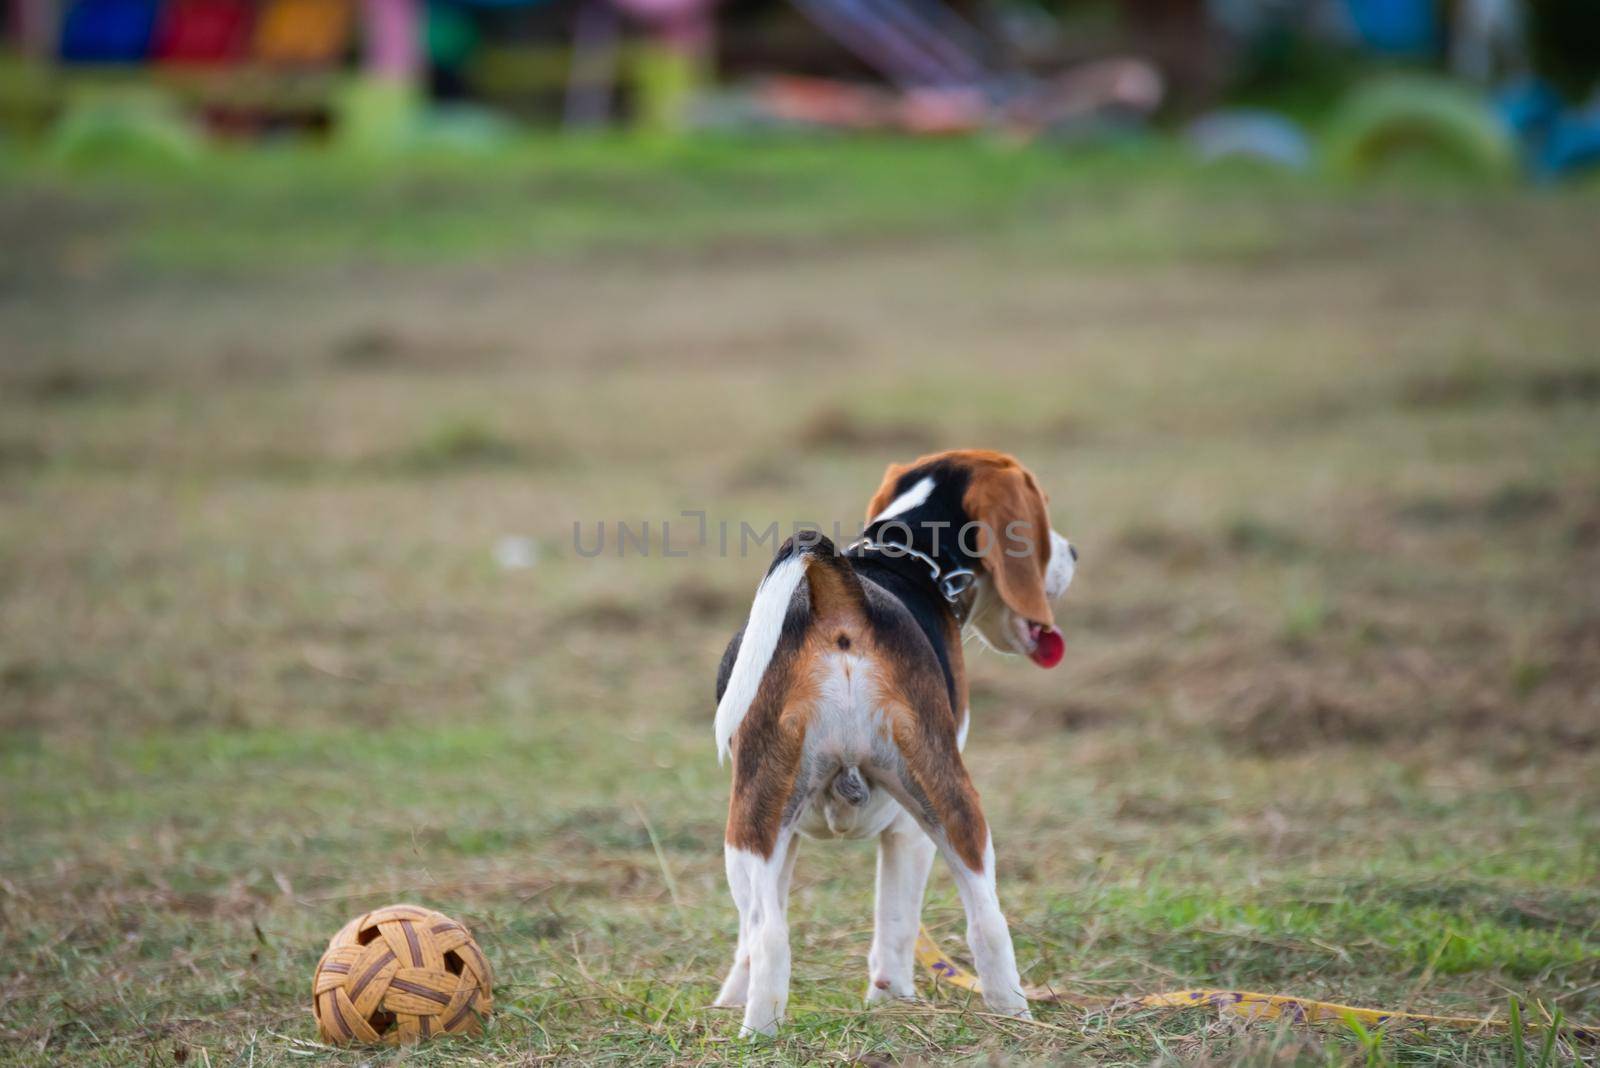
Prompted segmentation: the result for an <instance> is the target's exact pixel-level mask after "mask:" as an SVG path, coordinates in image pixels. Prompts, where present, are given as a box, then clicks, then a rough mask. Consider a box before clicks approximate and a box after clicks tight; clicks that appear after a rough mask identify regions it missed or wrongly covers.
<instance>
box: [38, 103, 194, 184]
mask: <svg viewBox="0 0 1600 1068" xmlns="http://www.w3.org/2000/svg"><path fill="white" fill-rule="evenodd" d="M203 150H204V143H203V142H202V140H201V138H200V135H199V133H198V132H196V130H195V129H194V128H193V127H192V126H190V125H189V123H188V122H187V121H186V120H185V118H184V116H183V113H182V110H181V109H180V108H179V107H178V105H177V103H176V102H175V101H173V100H172V99H171V98H170V97H168V96H166V95H165V94H163V93H160V92H158V91H156V90H154V89H118V90H102V91H99V92H95V93H91V94H87V95H84V96H80V97H78V98H77V99H75V100H73V101H72V102H70V103H69V104H68V105H67V109H66V111H65V112H64V113H63V114H62V116H61V118H60V119H58V120H56V124H55V126H54V127H53V128H52V129H51V131H50V136H49V152H50V155H51V156H52V157H54V158H55V159H57V160H59V161H61V162H64V163H70V164H74V165H81V166H102V165H106V164H129V163H132V164H135V165H171V164H180V163H188V162H191V161H193V160H195V159H198V158H199V157H200V155H201V153H202V152H203Z"/></svg>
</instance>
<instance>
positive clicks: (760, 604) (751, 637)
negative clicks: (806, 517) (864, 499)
mask: <svg viewBox="0 0 1600 1068" xmlns="http://www.w3.org/2000/svg"><path fill="white" fill-rule="evenodd" d="M833 557H834V548H833V542H831V541H829V540H828V539H827V538H825V537H823V536H822V535H821V534H815V533H811V532H807V533H806V534H803V535H797V536H795V537H792V538H790V539H788V540H787V541H785V542H784V543H783V544H782V545H780V546H779V547H778V552H777V555H776V556H774V557H773V560H772V566H771V567H769V568H768V569H767V576H766V578H764V579H762V580H761V585H760V586H759V587H758V588H757V589H756V599H755V603H754V604H752V605H751V606H750V618H749V620H747V621H746V622H745V625H744V632H743V634H742V635H741V636H740V638H739V652H738V654H737V655H736V656H735V657H734V661H733V670H732V672H730V673H729V675H728V684H727V686H726V687H725V688H724V689H723V691H722V695H721V697H720V698H718V700H717V718H716V735H717V763H719V764H720V763H722V761H723V760H724V759H726V758H727V757H728V756H729V755H730V754H731V752H732V749H733V736H734V734H735V732H737V731H738V729H739V724H740V723H742V722H743V721H744V717H745V713H747V712H749V711H750V704H751V702H753V701H754V700H755V698H756V691H757V690H758V689H760V688H761V679H762V677H763V676H765V675H766V673H767V665H768V664H770V663H771V662H772V654H773V653H774V652H776V651H777V648H778V639H779V638H780V637H781V636H782V634H783V630H784V624H785V621H786V620H787V619H788V618H789V614H790V609H791V606H792V603H793V602H794V600H795V592H796V591H797V590H798V589H799V588H800V583H801V581H802V580H803V579H804V578H805V577H806V571H807V568H808V566H809V565H810V564H811V563H812V562H813V561H825V562H827V563H832V562H833ZM797 622H800V623H804V618H801V619H800V620H798V621H797Z"/></svg>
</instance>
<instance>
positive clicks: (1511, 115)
mask: <svg viewBox="0 0 1600 1068" xmlns="http://www.w3.org/2000/svg"><path fill="white" fill-rule="evenodd" d="M1495 103H1496V105H1497V107H1498V108H1499V111H1500V115H1501V117H1502V118H1503V119H1504V121H1505V122H1506V124H1507V125H1508V126H1510V127H1511V129H1513V130H1515V131H1516V134H1517V137H1518V138H1519V139H1520V140H1521V142H1522V149H1523V153H1524V155H1525V156H1526V157H1527V160H1528V165H1529V169H1530V170H1531V171H1532V172H1533V175H1534V177H1535V178H1537V179H1539V180H1541V181H1551V180H1554V179H1557V178H1561V177H1563V176H1565V175H1568V174H1572V173H1574V172H1577V171H1580V170H1586V169H1589V168H1592V167H1596V166H1600V94H1597V95H1596V96H1595V97H1594V98H1593V99H1591V100H1590V102H1589V104H1588V105H1586V106H1584V107H1581V108H1569V107H1567V105H1566V101H1564V100H1563V99H1562V98H1561V94H1560V93H1558V92H1556V90H1555V87H1554V86H1552V85H1550V83H1548V82H1545V81H1542V80H1540V79H1538V78H1525V79H1521V80H1519V81H1516V82H1513V83H1512V84H1511V85H1509V86H1507V87H1506V88H1505V89H1503V90H1502V91H1501V92H1500V94H1499V96H1498V97H1496V100H1495Z"/></svg>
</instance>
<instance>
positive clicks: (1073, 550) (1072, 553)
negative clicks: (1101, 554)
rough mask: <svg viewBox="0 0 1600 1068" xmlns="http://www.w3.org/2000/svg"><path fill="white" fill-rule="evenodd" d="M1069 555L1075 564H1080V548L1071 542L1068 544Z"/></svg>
mask: <svg viewBox="0 0 1600 1068" xmlns="http://www.w3.org/2000/svg"><path fill="white" fill-rule="evenodd" d="M1067 555H1068V556H1071V557H1072V562H1073V563H1077V562H1078V547H1077V546H1076V545H1074V544H1072V543H1071V542H1070V541H1069V542H1067Z"/></svg>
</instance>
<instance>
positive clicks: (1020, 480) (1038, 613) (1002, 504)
mask: <svg viewBox="0 0 1600 1068" xmlns="http://www.w3.org/2000/svg"><path fill="white" fill-rule="evenodd" d="M963 459H964V460H965V461H966V463H967V464H968V465H969V467H970V470H971V481H970V482H968V484H967V492H966V496H964V497H963V498H962V501H961V504H962V507H964V508H965V509H966V511H967V514H968V515H969V516H971V517H972V518H973V519H974V520H975V521H977V522H978V523H981V524H982V527H981V528H980V529H979V531H978V538H977V549H978V553H979V555H980V556H982V557H983V566H984V567H986V568H988V569H989V573H990V575H992V576H993V577H994V584H995V589H996V590H997V591H998V592H999V594H1000V598H1001V600H1003V601H1005V603H1006V606H1007V607H1008V608H1010V609H1011V610H1012V611H1013V612H1015V613H1017V615H1019V616H1022V617H1023V618H1024V619H1027V620H1030V621H1032V622H1034V623H1043V624H1045V625H1047V626H1054V625H1055V621H1056V617H1055V613H1054V611H1052V610H1051V608H1050V599H1049V598H1048V597H1046V596H1045V592H1044V576H1045V569H1046V568H1048V567H1049V566H1050V513H1049V511H1048V510H1047V509H1046V506H1045V496H1044V492H1043V491H1042V490H1040V489H1039V484H1038V483H1037V482H1036V481H1034V478H1033V474H1032V472H1030V471H1029V470H1028V469H1027V468H1025V467H1023V466H1022V465H1021V464H1019V463H1017V461H1015V460H1013V459H1012V458H1011V457H1009V456H1006V455H1004V454H1003V453H997V452H978V451H973V452H971V453H970V454H969V455H967V456H965V457H964V458H963ZM1023 543H1026V545H1027V546H1028V547H1029V551H1028V552H1027V553H1025V554H1022V555H1013V554H1017V553H1020V551H1021V548H1022V544H1023Z"/></svg>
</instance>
